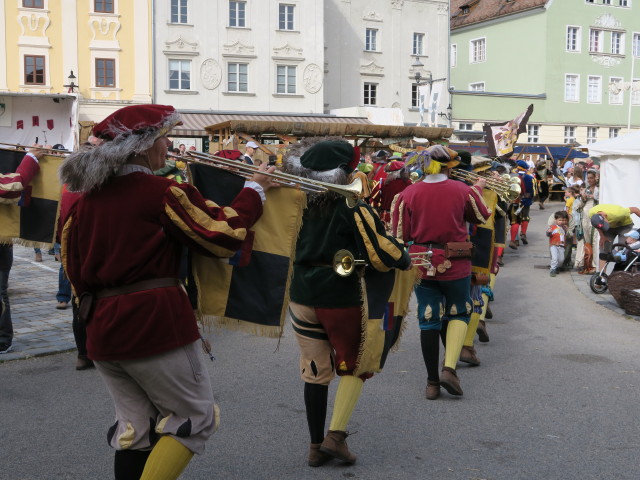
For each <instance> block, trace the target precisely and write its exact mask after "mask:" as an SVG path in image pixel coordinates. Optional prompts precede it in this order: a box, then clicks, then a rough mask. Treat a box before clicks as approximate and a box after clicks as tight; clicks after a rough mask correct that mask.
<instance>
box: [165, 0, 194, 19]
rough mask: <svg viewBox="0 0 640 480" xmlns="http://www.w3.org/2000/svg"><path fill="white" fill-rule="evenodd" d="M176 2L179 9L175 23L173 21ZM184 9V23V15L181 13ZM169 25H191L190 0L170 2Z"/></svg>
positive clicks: (173, 0)
mask: <svg viewBox="0 0 640 480" xmlns="http://www.w3.org/2000/svg"><path fill="white" fill-rule="evenodd" d="M174 2H175V4H176V6H177V8H178V13H177V21H174V19H173V4H174ZM182 9H184V10H186V14H185V15H184V17H185V18H184V21H182V20H183V19H182V13H180V12H181V10H182ZM169 23H173V24H175V25H184V24H186V23H189V0H171V1H170V2H169Z"/></svg>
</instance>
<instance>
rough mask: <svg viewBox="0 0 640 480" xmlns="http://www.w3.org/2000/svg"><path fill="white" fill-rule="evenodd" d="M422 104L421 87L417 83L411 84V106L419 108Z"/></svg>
mask: <svg viewBox="0 0 640 480" xmlns="http://www.w3.org/2000/svg"><path fill="white" fill-rule="evenodd" d="M419 106H420V88H419V87H418V84H417V83H412V84H411V107H412V108H418V107H419Z"/></svg>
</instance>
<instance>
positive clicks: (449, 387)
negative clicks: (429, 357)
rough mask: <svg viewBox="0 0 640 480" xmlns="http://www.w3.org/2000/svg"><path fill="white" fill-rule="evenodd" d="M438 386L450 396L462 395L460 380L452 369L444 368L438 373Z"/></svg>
mask: <svg viewBox="0 0 640 480" xmlns="http://www.w3.org/2000/svg"><path fill="white" fill-rule="evenodd" d="M440 386H441V387H442V388H444V389H445V390H446V391H447V392H449V393H450V394H451V395H458V396H460V395H462V387H460V380H458V375H457V374H456V371H455V370H454V369H453V368H449V367H444V368H443V369H442V372H441V373H440Z"/></svg>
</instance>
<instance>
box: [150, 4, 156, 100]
mask: <svg viewBox="0 0 640 480" xmlns="http://www.w3.org/2000/svg"><path fill="white" fill-rule="evenodd" d="M151 78H152V80H151V103H156V0H151Z"/></svg>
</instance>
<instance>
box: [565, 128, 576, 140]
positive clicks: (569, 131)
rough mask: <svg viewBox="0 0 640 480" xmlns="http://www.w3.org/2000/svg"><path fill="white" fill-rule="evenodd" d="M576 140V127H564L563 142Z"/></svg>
mask: <svg viewBox="0 0 640 480" xmlns="http://www.w3.org/2000/svg"><path fill="white" fill-rule="evenodd" d="M575 141H576V127H564V143H574V142H575Z"/></svg>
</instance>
